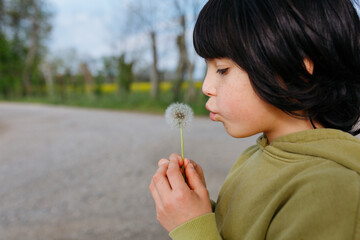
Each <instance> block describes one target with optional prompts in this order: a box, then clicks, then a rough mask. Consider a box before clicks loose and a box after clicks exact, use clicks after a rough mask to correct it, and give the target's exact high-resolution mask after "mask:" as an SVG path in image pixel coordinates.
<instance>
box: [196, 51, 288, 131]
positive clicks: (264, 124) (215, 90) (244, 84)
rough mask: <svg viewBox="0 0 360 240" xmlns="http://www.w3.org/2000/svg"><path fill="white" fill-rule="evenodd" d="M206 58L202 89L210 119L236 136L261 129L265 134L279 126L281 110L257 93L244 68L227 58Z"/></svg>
mask: <svg viewBox="0 0 360 240" xmlns="http://www.w3.org/2000/svg"><path fill="white" fill-rule="evenodd" d="M206 62H207V67H208V68H207V74H206V77H205V80H204V83H203V86H202V91H203V93H204V94H205V95H207V96H209V100H208V102H207V103H206V108H207V109H208V110H209V111H210V118H211V120H213V121H220V122H222V123H223V125H224V127H225V129H226V131H227V132H228V133H229V134H230V135H231V136H233V137H238V138H239V137H248V136H251V135H254V134H257V133H260V132H264V133H265V134H266V135H267V136H268V134H271V133H272V132H273V131H277V130H279V129H278V125H279V124H278V122H279V121H278V119H279V117H280V116H283V114H284V113H283V112H282V111H281V110H279V109H277V108H276V107H274V106H272V105H270V104H268V103H266V102H264V101H263V100H262V99H260V97H258V95H257V94H256V93H255V92H254V89H253V88H252V86H251V83H250V80H249V76H248V74H247V73H246V72H245V71H244V70H242V69H241V68H240V67H239V66H238V65H236V64H235V63H234V62H233V61H232V60H230V59H226V58H222V59H211V60H207V61H206ZM268 137H269V136H268Z"/></svg>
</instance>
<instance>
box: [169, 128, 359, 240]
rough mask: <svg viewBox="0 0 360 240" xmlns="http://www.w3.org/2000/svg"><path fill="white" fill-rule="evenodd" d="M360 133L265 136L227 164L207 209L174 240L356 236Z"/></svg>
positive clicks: (345, 239) (350, 239)
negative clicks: (228, 167) (213, 201)
mask: <svg viewBox="0 0 360 240" xmlns="http://www.w3.org/2000/svg"><path fill="white" fill-rule="evenodd" d="M359 173H360V139H358V138H356V137H353V136H351V135H350V134H347V133H344V132H342V131H339V130H333V129H316V130H308V131H304V132H298V133H294V134H290V135H287V136H283V137H280V138H278V139H276V140H274V141H273V142H272V143H271V144H270V145H269V144H267V139H266V137H265V136H262V137H260V138H259V139H258V140H257V145H255V146H252V147H250V148H248V149H247V150H246V151H245V152H244V153H243V154H242V155H241V156H240V158H239V159H238V160H237V162H236V163H235V164H234V166H233V167H232V169H231V170H230V172H229V174H228V176H227V178H226V180H225V182H224V185H223V187H222V189H221V191H220V193H219V197H218V200H217V203H216V204H215V206H214V209H215V211H214V213H209V214H206V215H203V216H200V217H198V218H195V219H192V220H190V221H188V222H186V223H185V224H183V225H181V226H179V227H177V228H176V229H175V230H173V231H172V232H170V237H171V238H172V239H174V240H195V239H196V240H198V239H204V240H215V239H216V240H220V239H229V240H232V239H241V240H260V239H261V240H263V239H269V240H273V239H274V240H285V239H289V240H300V239H303V240H307V239H311V240H313V239H314V240H315V239H322V240H323V239H326V240H359V239H360V210H359V203H360V175H359Z"/></svg>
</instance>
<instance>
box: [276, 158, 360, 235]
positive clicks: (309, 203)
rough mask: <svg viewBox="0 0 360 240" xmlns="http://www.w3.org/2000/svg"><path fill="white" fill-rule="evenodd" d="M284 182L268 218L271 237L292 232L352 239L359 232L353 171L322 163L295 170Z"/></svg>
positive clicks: (359, 190)
mask: <svg viewBox="0 0 360 240" xmlns="http://www.w3.org/2000/svg"><path fill="white" fill-rule="evenodd" d="M286 185H287V186H286V187H285V188H286V189H283V190H284V191H283V195H282V203H281V204H280V206H279V209H278V212H277V214H276V217H274V219H273V222H272V228H271V231H270V235H271V236H276V237H275V238H274V239H287V238H286V237H285V236H290V235H296V236H302V237H304V239H349V240H350V239H351V240H353V239H356V236H357V237H359V236H360V229H359V228H360V215H359V203H360V177H359V175H358V174H357V173H356V172H354V171H352V170H349V169H346V168H344V167H342V166H338V165H337V164H329V163H324V165H321V164H320V165H317V167H313V168H310V169H306V170H304V171H302V172H299V173H298V174H297V175H296V176H294V177H293V178H292V179H291V180H290V181H289V182H288V183H287V184H286ZM289 218H290V219H292V221H291V222H289ZM284 227H286V229H284ZM281 229H283V230H281ZM356 231H358V233H356ZM356 234H359V236H358V235H356ZM284 237H285V238H284Z"/></svg>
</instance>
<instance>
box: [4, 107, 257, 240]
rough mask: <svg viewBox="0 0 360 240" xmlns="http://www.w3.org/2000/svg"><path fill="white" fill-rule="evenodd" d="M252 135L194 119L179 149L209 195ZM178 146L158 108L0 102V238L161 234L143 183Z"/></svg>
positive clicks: (214, 193)
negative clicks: (197, 168)
mask: <svg viewBox="0 0 360 240" xmlns="http://www.w3.org/2000/svg"><path fill="white" fill-rule="evenodd" d="M255 138H256V137H251V138H248V139H242V140H237V139H233V138H231V137H230V136H228V135H227V134H226V132H225V131H224V129H223V127H222V125H221V124H219V123H213V122H211V121H210V120H209V119H208V118H205V117H195V119H194V121H193V124H192V126H191V128H190V129H189V130H187V131H185V132H184V141H185V155H186V156H187V157H189V158H191V159H194V160H195V161H197V162H198V163H199V164H200V165H202V166H203V168H204V171H205V174H206V180H207V185H208V187H209V192H210V195H211V197H212V198H213V199H216V196H217V193H218V191H219V189H220V186H221V184H222V182H223V180H224V178H225V176H226V174H227V172H228V171H229V169H230V167H231V165H232V164H233V162H234V161H235V160H236V158H237V156H238V155H239V154H240V153H241V152H242V151H243V150H244V149H245V148H246V147H248V146H250V144H253V143H254V142H255ZM179 151H180V140H179V133H178V132H177V131H175V130H172V129H170V127H168V126H167V125H166V123H165V119H164V117H163V116H161V115H151V114H140V113H132V112H121V111H105V110H89V109H77V108H66V107H53V106H45V105H34V104H15V103H7V102H2V103H0V239H1V240H20V239H21V240H37V239H39V240H43V239H44V240H72V239H74V240H75V239H76V240H82V239H83V240H93V239H101V240H108V239H114V240H118V239H121V240H128V239H129V240H130V239H131V240H137V239H139V240H140V239H141V240H147V239H149V240H150V239H151V240H153V239H157V240H162V239H164V240H165V239H169V237H168V234H167V232H166V231H165V230H163V229H162V227H161V226H160V225H159V224H158V223H157V221H156V216H155V208H154V203H153V201H152V198H151V195H150V193H149V190H148V185H149V183H150V180H151V177H152V175H153V173H154V172H155V170H156V169H157V161H158V160H159V159H160V158H162V157H167V156H168V155H169V154H171V153H172V152H179Z"/></svg>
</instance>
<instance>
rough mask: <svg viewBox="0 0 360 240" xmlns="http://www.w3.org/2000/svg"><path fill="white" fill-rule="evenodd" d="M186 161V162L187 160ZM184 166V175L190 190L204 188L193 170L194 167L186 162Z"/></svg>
mask: <svg viewBox="0 0 360 240" xmlns="http://www.w3.org/2000/svg"><path fill="white" fill-rule="evenodd" d="M186 160H187V161H188V159H186ZM186 160H185V161H186ZM185 166H186V169H185V173H186V177H187V180H188V185H189V187H190V189H191V190H194V191H197V190H199V189H202V188H205V186H204V184H203V182H202V181H201V177H200V175H199V174H198V173H197V171H196V170H195V167H194V165H193V164H192V163H191V162H189V161H188V162H187V164H185Z"/></svg>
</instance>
